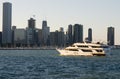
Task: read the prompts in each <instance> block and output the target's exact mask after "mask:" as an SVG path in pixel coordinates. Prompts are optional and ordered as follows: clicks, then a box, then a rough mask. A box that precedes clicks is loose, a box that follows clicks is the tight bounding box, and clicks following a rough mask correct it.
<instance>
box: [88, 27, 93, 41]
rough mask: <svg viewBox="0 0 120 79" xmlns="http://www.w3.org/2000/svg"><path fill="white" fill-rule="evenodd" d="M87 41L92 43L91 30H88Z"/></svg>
mask: <svg viewBox="0 0 120 79" xmlns="http://www.w3.org/2000/svg"><path fill="white" fill-rule="evenodd" d="M88 41H89V42H92V29H91V28H89V29H88Z"/></svg>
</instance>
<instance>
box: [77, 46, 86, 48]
mask: <svg viewBox="0 0 120 79" xmlns="http://www.w3.org/2000/svg"><path fill="white" fill-rule="evenodd" d="M78 47H84V48H88V46H78Z"/></svg>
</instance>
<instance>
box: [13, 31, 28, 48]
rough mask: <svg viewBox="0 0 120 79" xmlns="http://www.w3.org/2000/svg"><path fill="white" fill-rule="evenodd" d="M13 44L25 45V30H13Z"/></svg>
mask: <svg viewBox="0 0 120 79" xmlns="http://www.w3.org/2000/svg"><path fill="white" fill-rule="evenodd" d="M14 44H19V45H20V46H21V45H25V44H26V30H25V29H15V30H14Z"/></svg>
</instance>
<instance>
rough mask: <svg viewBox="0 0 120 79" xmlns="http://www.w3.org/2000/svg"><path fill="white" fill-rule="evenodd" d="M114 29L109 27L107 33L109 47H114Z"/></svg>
mask: <svg viewBox="0 0 120 79" xmlns="http://www.w3.org/2000/svg"><path fill="white" fill-rule="evenodd" d="M114 38H115V35H114V27H108V31H107V42H108V45H110V46H113V45H114Z"/></svg>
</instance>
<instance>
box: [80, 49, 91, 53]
mask: <svg viewBox="0 0 120 79" xmlns="http://www.w3.org/2000/svg"><path fill="white" fill-rule="evenodd" d="M82 51H83V52H92V50H85V49H82Z"/></svg>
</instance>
